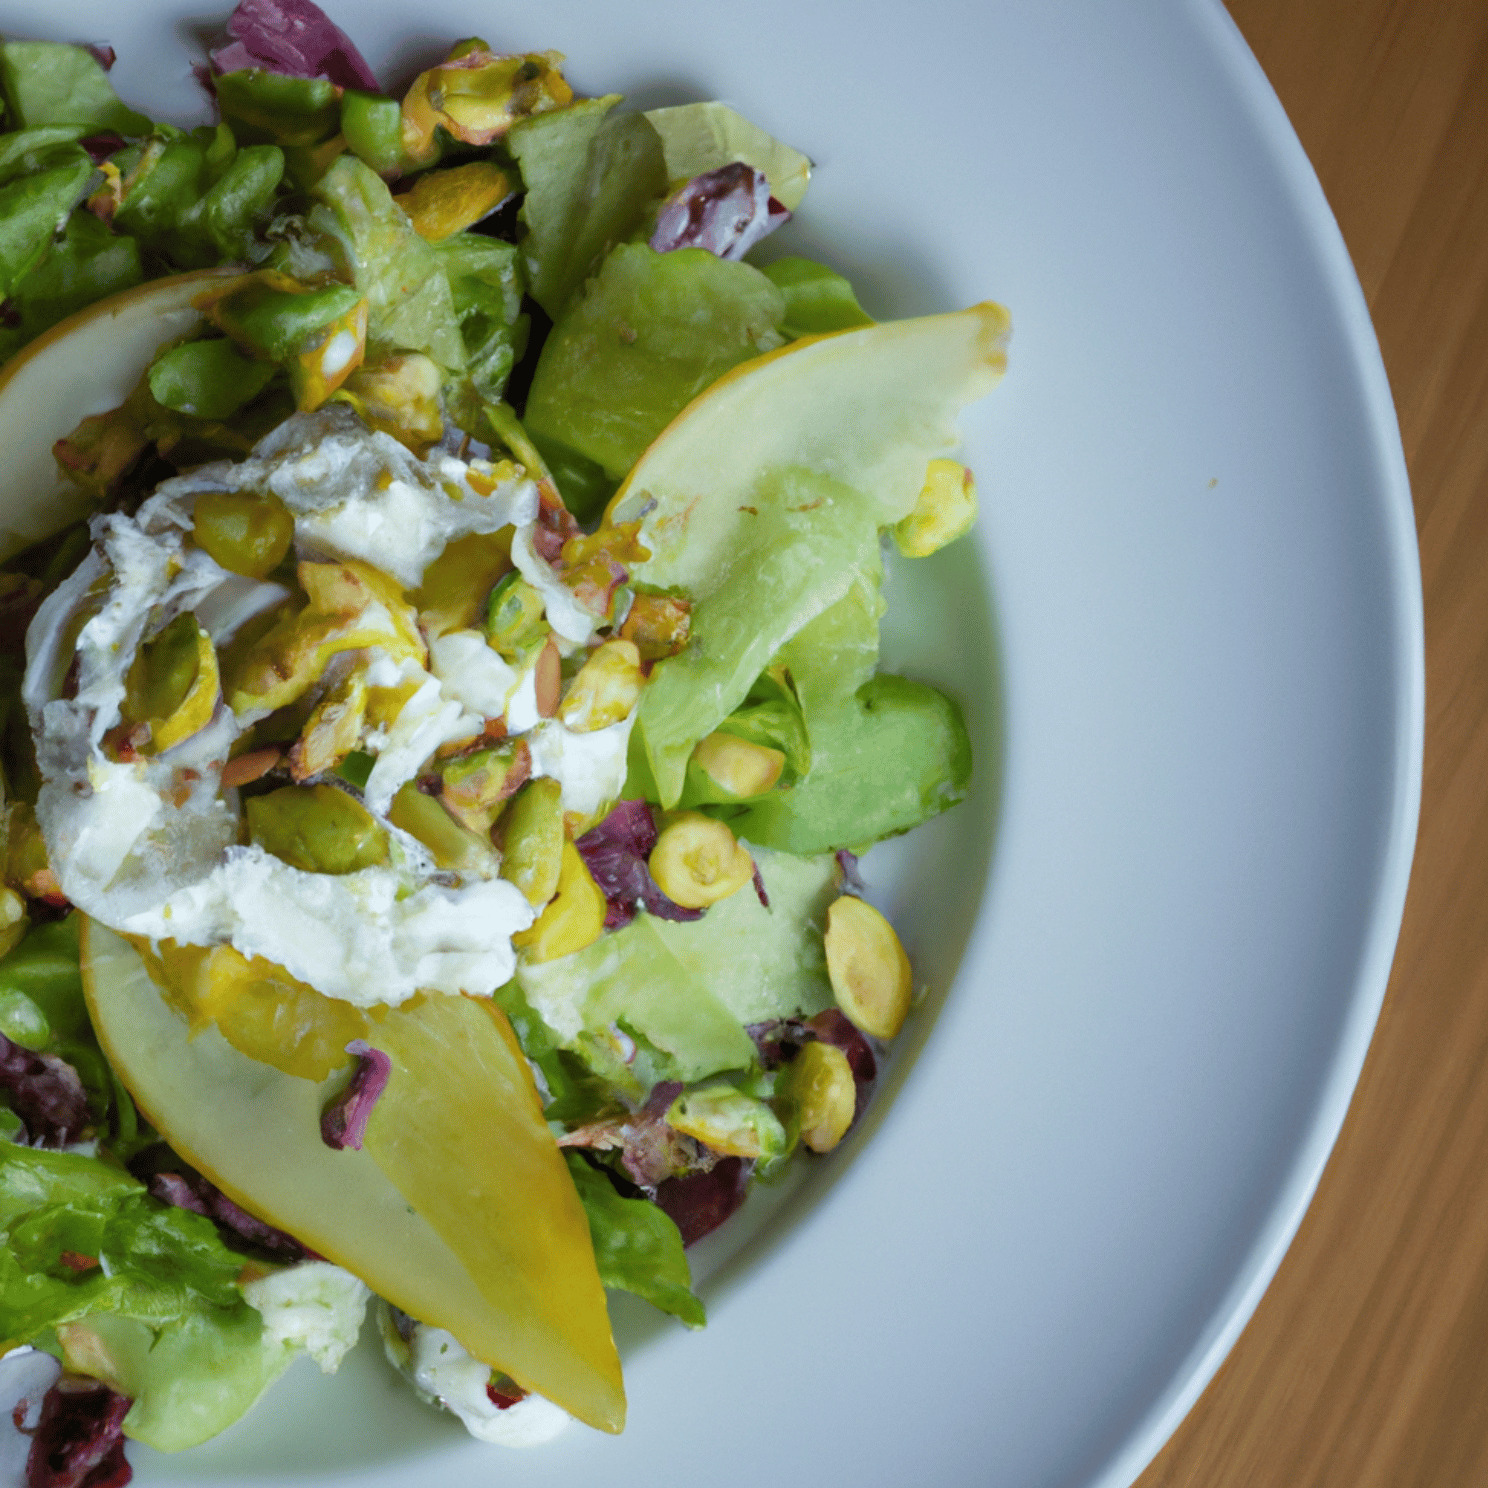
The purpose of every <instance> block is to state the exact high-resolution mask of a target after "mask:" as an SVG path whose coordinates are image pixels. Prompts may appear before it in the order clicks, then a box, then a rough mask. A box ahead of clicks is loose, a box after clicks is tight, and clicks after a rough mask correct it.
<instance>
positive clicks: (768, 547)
mask: <svg viewBox="0 0 1488 1488" xmlns="http://www.w3.org/2000/svg"><path fill="white" fill-rule="evenodd" d="M757 521H758V524H759V526H758V530H757V533H756V536H755V539H754V541H753V542H752V543H751V544H750V545H749V547H748V548H747V549H746V550H744V551H742V552H740V553H738V554H735V555H734V557H733V562H732V564H731V566H730V568H729V570H728V573H727V575H726V577H725V578H724V580H723V583H722V584H721V586H720V587H719V588H718V589H716V590H715V591H714V592H713V593H712V594H710V595H709V596H708V597H707V598H706V599H704V600H703V601H702V602H701V603H700V604H699V605H698V606H697V607H696V609H694V611H693V614H692V642H691V644H689V646H688V648H687V650H686V651H684V652H682V653H681V655H679V656H673V657H670V658H668V659H667V660H665V661H661V662H658V663H657V666H656V670H655V672H654V673H653V674H652V677H651V682H650V685H649V686H648V687H647V688H646V690H645V692H644V693H642V695H641V703H640V708H639V710H638V712H637V716H636V725H635V730H634V734H635V735H638V736H639V738H638V739H637V738H633V739H632V746H631V748H632V756H633V757H634V756H636V755H637V754H639V755H641V757H642V758H643V759H644V761H645V764H646V766H647V768H648V769H649V770H650V774H651V777H652V779H653V780H654V782H655V786H656V790H657V793H658V795H657V799H658V800H659V801H660V803H661V804H662V805H663V806H667V807H670V806H673V805H675V804H676V802H677V800H678V799H679V798H680V796H681V794H682V787H683V784H684V782H685V779H686V775H687V762H688V759H689V757H690V756H691V754H692V751H693V748H694V747H695V746H696V744H697V743H698V741H699V740H700V739H703V738H704V737H706V736H707V735H708V734H710V733H712V732H713V730H714V729H715V728H717V727H718V725H719V724H720V723H722V722H723V720H724V719H726V718H727V717H728V716H729V714H730V713H732V712H733V711H734V709H735V708H737V707H738V706H739V704H740V703H742V702H743V701H744V699H745V698H746V697H747V696H748V694H749V690H750V688H751V687H752V686H753V685H754V684H755V680H756V679H757V678H758V677H759V675H760V673H761V672H763V671H764V670H765V668H766V666H767V665H768V664H769V662H770V660H771V658H772V657H773V656H774V655H775V653H776V652H777V651H778V650H779V649H780V648H781V647H782V646H784V645H785V643H786V642H787V641H789V640H790V639H791V637H792V636H794V635H795V634H796V633H797V632H798V631H799V630H801V628H802V627H803V626H805V625H807V624H808V623H809V622H810V621H812V620H814V619H815V618H816V617H817V616H818V615H820V614H821V613H822V612H823V611H824V610H826V609H827V608H828V607H829V606H831V605H834V604H836V603H837V602H838V601H839V600H841V599H842V597H843V595H844V594H846V593H847V592H848V590H849V589H850V588H851V587H852V586H853V585H854V584H855V583H856V582H858V580H859V577H860V576H861V575H863V574H865V573H866V574H874V573H876V572H877V568H878V564H879V562H880V559H879V552H878V532H877V528H876V527H875V525H874V521H873V516H872V513H871V511H870V510H869V508H868V504H867V502H866V501H865V500H864V499H863V498H862V497H861V496H859V495H858V493H857V492H856V491H853V490H852V489H851V488H850V487H847V486H844V485H843V484H842V483H841V482H840V481H834V480H832V479H831V478H830V477H828V476H824V475H819V474H816V473H814V472H812V471H808V470H802V469H790V470H786V471H782V472H779V473H778V474H777V475H775V476H774V477H773V478H772V480H771V482H770V485H769V488H768V489H766V490H763V491H762V492H761V496H760V505H759V514H758V517H757ZM808 718H809V715H808ZM814 747H815V742H814V741H813V749H814Z"/></svg>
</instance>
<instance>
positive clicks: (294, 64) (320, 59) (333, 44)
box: [212, 0, 381, 93]
mask: <svg viewBox="0 0 1488 1488" xmlns="http://www.w3.org/2000/svg"><path fill="white" fill-rule="evenodd" d="M227 33H228V35H229V36H231V37H232V38H233V41H232V43H231V44H230V45H228V46H225V47H219V48H218V49H217V50H215V51H214V52H213V53H212V66H213V67H214V68H216V70H217V71H218V72H241V71H243V70H244V69H245V68H250V67H261V68H263V69H264V70H266V71H268V72H277V73H279V74H280V75H281V76H283V77H296V78H318V77H319V78H328V79H329V80H330V81H331V82H333V83H335V84H337V85H338V86H339V87H342V88H360V89H362V90H364V91H365V92H368V93H378V92H380V91H381V89H379V88H378V86H377V78H376V76H375V75H374V74H373V72H372V69H371V68H370V67H368V66H367V62H366V59H365V58H364V57H363V56H362V54H361V53H360V52H359V51H357V49H356V47H355V46H354V45H353V43H352V40H351V38H350V37H349V36H347V34H346V33H345V32H344V31H343V30H342V29H341V28H340V27H339V26H338V25H336V23H335V22H334V21H333V20H331V18H330V17H329V16H328V15H326V13H325V12H324V11H323V10H321V9H320V7H319V6H318V5H312V4H311V3H310V0H239V4H238V7H237V9H236V10H234V11H233V13H232V15H231V16H229V17H228V21H227Z"/></svg>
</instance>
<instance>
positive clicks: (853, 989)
mask: <svg viewBox="0 0 1488 1488" xmlns="http://www.w3.org/2000/svg"><path fill="white" fill-rule="evenodd" d="M823 941H824V945H825V948H826V953H827V977H828V980H830V982H831V983H832V995H833V996H834V997H835V998H836V999H837V1006H838V1007H840V1008H841V1009H842V1011H843V1012H844V1013H846V1014H847V1016H848V1018H849V1019H850V1020H851V1021H852V1022H853V1023H854V1024H855V1025H856V1026H857V1027H859V1028H861V1029H862V1030H863V1032H864V1033H866V1034H869V1035H871V1036H872V1037H873V1038H881V1039H890V1038H893V1037H894V1035H895V1034H896V1033H898V1032H899V1030H900V1029H901V1028H902V1027H903V1026H904V1019H905V1016H906V1015H907V1014H908V1012H909V1003H910V997H911V995H912V993H913V991H914V979H913V975H912V973H911V972H910V969H909V957H908V956H906V955H905V954H904V947H903V946H902V945H901V944H900V943H899V937H898V936H897V935H896V934H895V933H894V927H893V926H892V925H891V924H889V922H888V921H887V920H886V919H884V917H883V916H882V915H881V914H879V912H878V911H877V910H876V909H874V907H873V906H872V905H871V904H869V903H867V902H866V901H865V900H862V899H857V898H854V897H853V896H852V895H851V894H844V895H843V896H842V897H841V898H840V899H837V900H835V901H834V902H833V904H832V906H831V907H830V908H829V909H828V910H827V929H826V934H825V936H824V937H823Z"/></svg>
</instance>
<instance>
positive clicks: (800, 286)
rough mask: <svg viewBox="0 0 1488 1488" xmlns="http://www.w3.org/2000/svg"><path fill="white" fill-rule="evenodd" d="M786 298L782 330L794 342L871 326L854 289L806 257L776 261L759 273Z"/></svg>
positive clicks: (870, 321) (844, 280)
mask: <svg viewBox="0 0 1488 1488" xmlns="http://www.w3.org/2000/svg"><path fill="white" fill-rule="evenodd" d="M762 272H763V274H764V275H765V277H766V278H767V279H768V280H769V281H770V283H771V284H773V285H774V286H775V288H776V289H778V290H779V291H780V293H781V294H782V295H784V296H785V320H784V321H783V322H782V324H781V327H780V328H781V330H782V331H784V332H785V334H786V335H787V336H789V337H791V338H792V339H793V340H794V339H795V338H796V337H798V336H822V335H826V334H827V333H829V332H831V331H850V330H852V329H854V327H856V326H866V325H872V324H873V319H872V317H871V316H870V315H868V314H867V313H866V312H865V311H864V309H863V307H862V306H861V305H860V304H858V297H857V295H856V294H855V293H854V292H853V287H852V285H851V284H849V283H848V282H847V280H846V279H844V278H843V277H842V275H841V274H839V273H838V272H837V271H836V270H835V269H829V268H828V267H827V266H826V265H825V264H819V263H814V262H813V261H812V260H811V259H809V258H777V259H776V260H775V262H774V263H768V264H766V265H765V266H764V268H763V270H762Z"/></svg>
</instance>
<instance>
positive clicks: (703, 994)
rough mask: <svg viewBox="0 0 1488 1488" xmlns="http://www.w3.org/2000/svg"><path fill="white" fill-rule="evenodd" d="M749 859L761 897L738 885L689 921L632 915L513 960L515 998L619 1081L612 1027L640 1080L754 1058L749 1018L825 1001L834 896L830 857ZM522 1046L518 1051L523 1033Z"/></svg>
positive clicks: (682, 1075)
mask: <svg viewBox="0 0 1488 1488" xmlns="http://www.w3.org/2000/svg"><path fill="white" fill-rule="evenodd" d="M755 864H756V866H757V867H758V868H759V870H760V876H761V878H763V880H764V882H765V887H766V891H767V893H768V895H769V899H770V905H769V908H768V909H767V908H766V907H765V906H764V905H763V904H761V903H760V901H759V898H758V896H757V895H756V894H755V892H754V890H753V889H752V888H751V887H750V886H748V885H745V887H744V888H742V889H740V890H739V891H738V892H737V893H734V894H731V895H729V897H728V898H727V899H722V900H720V901H719V902H718V903H717V904H714V905H712V906H710V907H709V909H708V912H707V913H706V914H705V915H704V916H703V918H702V919H700V920H692V921H671V920H661V919H657V918H656V917H655V916H653V915H649V914H644V913H643V914H639V915H637V916H636V918H635V919H633V920H632V921H631V922H630V924H628V925H626V926H624V927H622V928H621V929H619V930H616V931H614V932H612V933H611V934H608V935H602V936H601V937H600V938H599V939H598V940H597V941H595V942H594V943H593V944H592V945H589V946H586V947H585V948H584V949H583V950H581V951H575V952H574V953H573V954H572V955H569V956H560V957H558V958H557V959H556V960H553V961H543V962H539V963H536V964H523V965H520V966H519V967H518V971H517V980H518V982H519V983H520V986H521V991H522V994H523V998H524V1002H525V1006H526V1008H527V1009H529V1010H530V1012H531V1013H535V1014H536V1016H537V1017H538V1018H539V1019H541V1021H542V1023H543V1024H544V1025H545V1026H546V1028H547V1029H548V1030H549V1031H550V1037H553V1038H554V1039H555V1040H556V1041H557V1042H558V1043H559V1044H561V1046H562V1047H563V1048H564V1049H567V1050H569V1051H571V1052H572V1053H574V1054H576V1055H577V1056H578V1057H579V1058H580V1059H582V1060H583V1061H584V1062H585V1063H586V1064H587V1065H588V1066H589V1067H590V1068H591V1069H593V1070H594V1071H595V1072H596V1073H598V1074H599V1075H601V1076H602V1077H604V1078H608V1079H610V1080H612V1081H614V1082H615V1083H616V1084H617V1085H619V1084H620V1082H621V1081H623V1080H624V1079H625V1078H626V1077H627V1076H628V1075H630V1074H631V1073H632V1071H630V1070H627V1069H626V1068H625V1067H624V1066H621V1067H620V1068H618V1069H617V1068H616V1063H617V1059H616V1056H615V1055H614V1053H613V1039H612V1038H611V1036H610V1034H609V1030H610V1028H611V1026H612V1025H618V1026H620V1027H621V1028H623V1029H624V1030H625V1031H626V1032H627V1033H628V1034H630V1035H631V1036H632V1037H633V1038H635V1039H636V1040H637V1042H638V1044H640V1045H641V1052H640V1053H638V1054H637V1056H636V1059H635V1065H636V1066H638V1067H643V1074H644V1076H645V1078H644V1079H643V1080H642V1081H641V1083H642V1084H643V1085H645V1086H647V1087H649V1085H650V1084H651V1083H654V1082H655V1081H656V1080H660V1079H671V1080H684V1081H689V1082H690V1081H694V1080H702V1079H706V1078H707V1077H708V1076H709V1075H715V1074H719V1073H721V1072H722V1071H724V1070H738V1069H747V1068H749V1067H750V1066H751V1065H753V1064H754V1062H755V1059H756V1051H755V1048H754V1043H753V1040H751V1039H750V1037H749V1035H748V1034H747V1033H745V1032H744V1025H745V1024H748V1023H762V1022H765V1021H767V1020H768V1019H771V1018H794V1017H799V1016H807V1015H810V1014H812V1013H817V1012H820V1011H821V1010H822V1009H823V1008H827V1007H830V1006H831V1005H832V988H831V984H830V982H829V981H828V979H827V972H826V962H825V955H824V952H823V950H822V939H821V931H822V924H823V921H824V917H825V915H826V910H827V905H828V904H829V903H830V902H831V901H832V899H833V898H834V897H835V896H836V873H835V864H834V862H833V860H832V859H831V858H823V857H816V858H804V857H796V856H793V855H789V854H785V853H776V852H772V851H771V850H770V849H769V848H767V847H766V848H760V849H758V850H757V851H756V853H755ZM519 1034H520V1036H521V1037H522V1043H523V1047H524V1048H527V1047H528V1038H527V1035H526V1034H525V1033H521V1031H520V1028H519Z"/></svg>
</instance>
